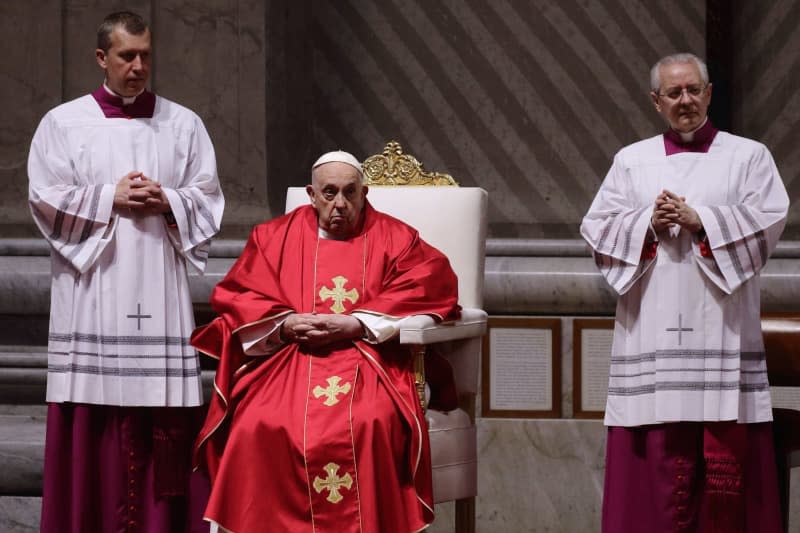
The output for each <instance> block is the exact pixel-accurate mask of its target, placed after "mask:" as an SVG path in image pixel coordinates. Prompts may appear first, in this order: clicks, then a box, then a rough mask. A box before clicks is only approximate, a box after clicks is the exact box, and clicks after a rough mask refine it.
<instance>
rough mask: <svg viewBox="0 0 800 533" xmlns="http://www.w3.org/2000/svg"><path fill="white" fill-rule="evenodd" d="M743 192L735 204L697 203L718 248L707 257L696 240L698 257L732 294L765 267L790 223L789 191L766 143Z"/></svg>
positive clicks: (756, 156)
mask: <svg viewBox="0 0 800 533" xmlns="http://www.w3.org/2000/svg"><path fill="white" fill-rule="evenodd" d="M738 198H739V201H738V203H736V204H734V205H713V206H707V205H706V206H693V207H694V209H695V210H696V211H697V214H698V215H699V216H700V219H701V220H702V222H703V228H704V229H705V232H706V235H707V236H708V243H709V246H710V247H711V251H712V254H713V259H710V258H703V257H702V256H701V254H700V250H699V245H698V244H697V243H695V245H694V246H695V251H694V256H695V259H696V260H697V261H698V264H699V265H700V266H701V268H702V269H703V271H704V272H705V273H706V274H707V275H708V276H709V279H711V280H712V281H713V282H714V283H715V284H717V286H719V288H720V289H722V290H723V291H725V292H726V293H729V294H730V293H732V292H733V291H735V290H736V289H737V288H738V287H739V286H741V285H742V283H744V282H745V281H747V280H749V279H750V278H752V277H753V276H755V275H756V274H758V273H759V272H760V271H761V269H762V268H763V267H764V265H765V264H766V263H767V259H768V258H769V256H770V254H771V253H772V251H773V250H774V249H775V245H776V244H777V243H778V239H779V238H780V235H781V232H783V227H784V225H785V224H786V215H787V212H788V210H789V196H788V194H787V193H786V188H785V187H784V185H783V181H782V180H781V177H780V174H779V173H778V169H777V167H776V166H775V161H774V160H773V159H772V154H770V153H769V150H767V148H766V146H764V145H761V144H759V145H758V146H757V148H756V149H755V150H754V152H753V155H752V156H751V158H750V160H749V162H748V171H747V177H746V179H745V180H744V182H743V185H742V186H741V190H739V191H738Z"/></svg>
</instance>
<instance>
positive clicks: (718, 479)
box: [602, 121, 782, 533]
mask: <svg viewBox="0 0 800 533" xmlns="http://www.w3.org/2000/svg"><path fill="white" fill-rule="evenodd" d="M717 133H718V130H717V129H716V128H714V126H713V125H712V124H711V122H710V121H706V123H705V124H704V125H703V126H702V127H701V128H700V129H698V130H697V131H696V132H695V135H694V137H693V138H692V140H690V141H688V142H685V141H684V140H683V139H682V138H681V136H680V135H679V134H678V133H676V132H675V131H672V130H669V131H668V132H667V133H665V134H664V150H665V154H666V156H668V157H669V156H672V155H675V154H681V153H686V152H700V153H707V152H709V149H710V147H711V146H712V144H713V142H714V138H715V137H716V134H717ZM602 531H603V533H645V532H646V533H666V532H676V533H678V532H680V533H745V532H746V533H780V532H781V531H782V524H781V512H780V504H779V495H778V481H777V472H776V465H775V453H774V444H773V435H772V423H771V422H763V423H749V424H738V423H736V422H735V421H730V422H673V423H664V424H650V425H642V426H633V427H623V426H611V427H609V428H608V438H607V444H606V471H605V484H604V493H603V519H602Z"/></svg>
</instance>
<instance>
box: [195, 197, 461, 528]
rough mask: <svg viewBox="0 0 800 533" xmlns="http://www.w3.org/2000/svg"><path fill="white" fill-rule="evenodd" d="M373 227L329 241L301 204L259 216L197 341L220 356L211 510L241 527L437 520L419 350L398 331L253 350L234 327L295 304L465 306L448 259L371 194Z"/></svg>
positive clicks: (200, 449)
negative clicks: (387, 336) (395, 336)
mask: <svg viewBox="0 0 800 533" xmlns="http://www.w3.org/2000/svg"><path fill="white" fill-rule="evenodd" d="M365 210H366V212H365V221H364V226H363V229H362V231H361V232H360V233H359V234H358V235H357V236H355V237H353V238H352V239H350V240H345V241H337V240H329V239H322V238H320V237H319V235H318V228H317V218H316V213H315V212H314V210H313V209H312V208H311V207H310V206H307V207H301V208H299V209H297V210H295V211H293V212H292V213H290V214H288V215H285V216H283V217H280V218H278V219H276V220H273V221H271V222H268V223H266V224H262V225H260V226H257V227H256V228H255V229H254V231H253V233H252V235H251V237H250V240H249V241H248V244H247V246H246V248H245V250H244V252H243V253H242V256H241V257H240V258H239V260H238V261H237V262H236V264H235V265H234V267H233V268H232V269H231V271H230V273H229V274H228V275H227V276H226V278H225V279H224V280H223V281H222V282H221V283H220V284H219V285H218V286H217V288H216V289H215V290H214V293H213V295H212V298H211V302H212V305H213V307H214V309H215V310H216V311H217V312H218V313H219V314H220V317H219V318H217V319H216V320H215V321H214V322H212V323H211V324H209V325H208V326H206V327H204V328H199V329H198V330H196V331H195V334H194V336H193V338H192V344H193V345H194V346H196V347H197V348H198V349H199V350H201V351H203V352H205V353H207V354H210V355H212V356H215V357H219V358H220V365H219V369H218V370H217V376H216V378H215V388H216V392H217V394H216V395H215V396H214V398H212V401H211V405H210V410H209V415H208V418H207V420H206V424H205V427H204V429H203V431H202V432H201V434H200V437H199V439H198V444H197V448H196V462H197V463H198V464H200V465H202V466H204V467H206V468H207V469H208V470H209V473H210V475H211V478H212V483H213V488H212V494H211V498H210V501H209V505H208V509H207V511H206V516H207V517H208V518H209V519H211V520H214V521H215V522H217V523H219V524H220V525H221V526H223V527H225V528H227V529H229V530H232V531H235V532H242V531H247V532H257V531H293V532H295V531H298V532H300V531H312V530H313V531H319V532H327V531H330V532H334V531H335V532H349V531H374V532H379V531H398V532H399V531H418V530H420V529H422V528H424V527H425V526H426V524H429V523H430V522H431V521H432V520H433V511H432V509H433V503H432V495H431V477H430V476H431V473H430V455H429V448H428V440H427V439H428V437H427V431H426V427H425V420H424V415H423V412H422V410H421V408H420V406H419V401H418V398H417V395H416V390H415V387H414V375H413V361H412V360H411V357H410V355H409V353H408V350H405V349H402V348H401V347H400V346H399V345H398V344H397V342H396V341H389V342H387V343H384V344H381V345H371V344H369V343H366V342H363V341H361V340H357V341H346V342H341V343H338V344H335V345H332V346H329V347H327V348H325V349H324V350H319V349H317V350H312V349H309V348H305V347H302V346H299V345H297V344H289V345H286V346H284V347H283V348H282V349H281V350H279V351H278V352H277V353H275V354H273V355H271V356H255V357H252V356H246V355H244V354H243V352H242V347H241V343H240V341H239V339H238V338H237V336H236V335H233V334H234V333H236V332H238V331H241V330H244V329H246V328H249V327H253V326H256V325H259V324H261V323H263V322H265V321H270V320H273V319H275V318H279V317H280V316H281V315H284V314H288V313H292V312H305V313H307V312H317V313H351V312H353V311H359V312H365V313H375V314H381V315H389V316H393V317H403V316H408V315H412V314H429V315H433V316H434V317H436V318H438V319H440V320H442V319H444V320H450V319H454V318H457V316H458V309H459V308H458V305H457V303H456V302H457V299H458V298H457V280H456V277H455V274H454V273H453V271H452V269H451V268H450V265H449V262H448V261H447V258H446V257H445V256H444V255H442V254H441V253H440V252H439V251H438V250H436V249H435V248H433V247H431V246H430V245H428V244H427V243H425V242H424V241H422V240H421V239H420V238H419V235H418V234H417V232H416V231H415V230H414V229H413V228H411V227H409V226H407V225H406V224H403V223H402V222H400V221H398V220H396V219H394V218H392V217H389V216H387V215H384V214H382V213H379V212H376V211H375V210H373V209H372V208H371V206H369V204H367V205H366V206H365Z"/></svg>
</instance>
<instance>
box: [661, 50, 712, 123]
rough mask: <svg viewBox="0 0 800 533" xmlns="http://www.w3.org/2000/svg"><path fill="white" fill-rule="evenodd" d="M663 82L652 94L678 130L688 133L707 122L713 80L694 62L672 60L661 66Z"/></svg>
mask: <svg viewBox="0 0 800 533" xmlns="http://www.w3.org/2000/svg"><path fill="white" fill-rule="evenodd" d="M659 74H660V76H661V86H660V87H659V88H658V92H657V93H656V92H651V93H650V96H651V97H652V99H653V103H654V104H655V106H656V110H657V111H658V112H659V113H661V115H662V116H663V117H664V118H665V119H666V121H667V122H668V123H669V125H670V127H671V128H672V129H674V130H675V131H679V132H682V133H688V132H690V131H692V130H695V129H697V128H698V127H700V125H701V124H702V123H703V120H705V118H706V113H707V112H708V104H710V103H711V84H710V83H709V84H708V85H707V86H706V85H705V84H704V83H703V78H702V77H701V76H700V69H699V68H697V65H696V64H694V63H693V62H689V63H672V64H671V65H664V66H662V67H661V68H660V71H659Z"/></svg>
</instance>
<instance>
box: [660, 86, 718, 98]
mask: <svg viewBox="0 0 800 533" xmlns="http://www.w3.org/2000/svg"><path fill="white" fill-rule="evenodd" d="M706 87H708V84H706V85H689V86H687V87H683V88H681V87H673V88H671V89H669V90H668V91H667V92H665V93H659V92H656V95H658V96H662V97H664V98H666V99H667V100H671V101H673V102H677V101H678V100H680V99H681V97H682V96H683V93H684V91H685V92H686V94H688V95H689V98H695V99H696V98H700V95H702V94H703V93H704V92H705V90H706Z"/></svg>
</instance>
